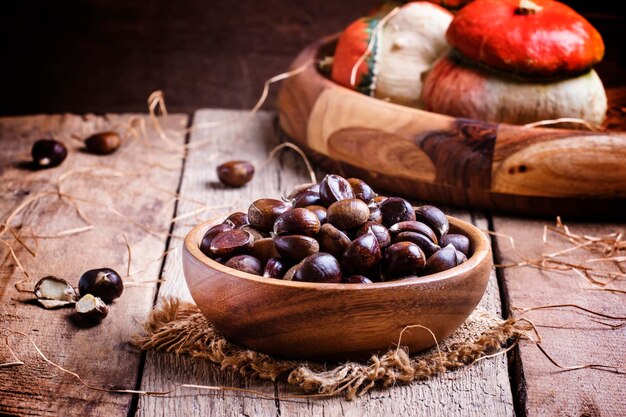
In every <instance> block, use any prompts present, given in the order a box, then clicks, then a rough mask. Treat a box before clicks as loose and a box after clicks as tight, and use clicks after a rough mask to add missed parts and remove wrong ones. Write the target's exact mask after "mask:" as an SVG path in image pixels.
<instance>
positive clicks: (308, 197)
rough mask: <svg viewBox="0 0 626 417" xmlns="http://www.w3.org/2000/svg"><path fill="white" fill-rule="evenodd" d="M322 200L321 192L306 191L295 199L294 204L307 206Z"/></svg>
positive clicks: (295, 205)
mask: <svg viewBox="0 0 626 417" xmlns="http://www.w3.org/2000/svg"><path fill="white" fill-rule="evenodd" d="M321 201H322V200H321V199H320V194H319V193H316V192H314V191H304V192H302V193H300V194H298V195H296V197H295V198H294V199H293V206H294V207H296V208H298V207H306V206H311V205H315V204H320V202H321Z"/></svg>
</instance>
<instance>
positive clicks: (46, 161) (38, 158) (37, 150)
mask: <svg viewBox="0 0 626 417" xmlns="http://www.w3.org/2000/svg"><path fill="white" fill-rule="evenodd" d="M30 154H31V156H32V157H33V162H34V163H35V165H36V166H37V168H52V167H56V166H58V165H61V162H63V161H64V160H65V157H66V156H67V148H66V147H65V145H64V144H63V143H62V142H59V141H58V140H54V139H39V140H38V141H37V142H35V143H34V144H33V147H32V149H31V151H30Z"/></svg>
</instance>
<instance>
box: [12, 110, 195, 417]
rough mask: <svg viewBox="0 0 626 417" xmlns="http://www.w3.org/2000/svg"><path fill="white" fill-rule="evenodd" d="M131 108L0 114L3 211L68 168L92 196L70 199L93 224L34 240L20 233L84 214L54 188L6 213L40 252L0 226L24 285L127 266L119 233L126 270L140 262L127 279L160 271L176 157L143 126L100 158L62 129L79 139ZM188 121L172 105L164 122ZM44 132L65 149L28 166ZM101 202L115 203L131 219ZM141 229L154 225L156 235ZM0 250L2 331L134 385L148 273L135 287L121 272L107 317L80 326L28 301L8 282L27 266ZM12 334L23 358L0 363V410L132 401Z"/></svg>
mask: <svg viewBox="0 0 626 417" xmlns="http://www.w3.org/2000/svg"><path fill="white" fill-rule="evenodd" d="M131 116H132V115H130V114H129V115H107V116H104V117H100V116H93V115H85V116H76V115H60V116H32V117H18V118H5V119H1V120H0V146H1V147H2V149H3V151H2V153H1V154H0V175H1V176H2V181H1V182H0V194H1V195H2V199H1V200H0V215H1V218H2V221H4V220H5V219H6V217H7V216H8V214H9V213H10V212H12V211H13V210H14V209H15V208H16V207H17V206H18V205H19V204H21V202H23V201H25V199H27V198H29V197H32V196H35V195H36V194H38V193H40V192H43V191H54V189H55V186H54V184H55V183H56V181H57V180H58V179H59V178H60V177H61V176H62V175H63V174H66V175H67V174H68V173H69V172H70V171H74V175H70V176H68V177H67V178H66V179H65V180H64V181H63V191H64V192H65V193H67V194H69V195H72V196H74V197H76V198H81V199H87V200H88V201H91V202H92V203H93V204H89V203H86V202H83V201H78V204H79V205H80V206H81V208H82V210H83V211H84V213H85V215H86V216H87V217H88V218H89V219H90V220H91V221H92V222H93V224H94V228H93V229H92V230H90V231H87V232H85V233H81V234H76V235H73V236H68V237H64V238H54V239H39V243H38V245H37V244H36V243H35V242H34V241H33V240H32V239H29V238H27V237H26V236H27V235H31V234H38V235H53V234H55V233H58V232H61V231H63V230H67V229H72V228H76V227H80V226H83V225H84V223H82V222H81V221H80V219H78V218H77V216H76V214H75V213H74V210H73V209H72V208H71V207H69V206H68V205H64V204H61V203H60V202H59V200H58V199H57V197H56V196H48V197H45V198H43V199H40V200H37V201H36V202H35V203H33V204H32V205H31V206H29V207H28V208H27V209H26V210H24V211H23V212H22V214H21V215H19V216H17V218H16V219H15V221H14V222H12V223H11V225H12V226H13V227H15V228H16V230H17V231H18V232H20V234H21V235H22V236H23V238H22V240H23V241H24V242H25V243H26V244H27V245H29V246H30V247H31V248H33V249H34V250H35V253H36V257H33V256H31V255H30V254H29V253H28V252H27V251H26V250H25V249H24V248H23V247H22V246H21V245H20V244H19V243H17V242H15V241H14V240H13V239H11V235H10V234H9V233H5V234H4V235H3V236H2V238H3V239H6V240H8V241H9V242H11V243H12V245H13V247H14V248H16V255H17V256H18V257H19V259H20V260H21V262H22V264H23V265H24V267H25V268H26V270H27V271H28V272H29V273H30V275H31V278H30V279H29V280H27V282H26V283H25V286H26V287H31V288H32V285H33V284H34V282H36V280H38V279H39V278H40V277H42V276H44V275H49V274H53V275H56V276H60V277H63V278H65V279H67V280H68V281H69V282H70V283H71V284H72V285H76V284H77V283H78V279H79V277H80V276H81V274H82V273H83V272H84V271H86V270H87V269H91V268H98V267H103V266H107V267H111V268H114V269H115V270H117V271H118V272H119V273H120V274H123V275H125V272H126V265H127V261H128V255H127V250H126V245H125V241H124V234H125V235H126V237H127V238H128V242H129V244H130V246H131V248H132V264H131V272H133V271H136V272H139V271H141V272H140V273H138V274H137V275H135V276H133V278H132V280H135V281H137V282H140V281H150V280H154V279H156V278H157V276H158V274H159V271H160V266H161V262H160V261H159V260H158V258H159V257H160V256H161V255H162V253H163V250H164V247H165V242H166V235H167V232H168V230H169V219H170V218H171V217H172V213H173V211H174V204H173V201H172V198H173V195H174V194H175V192H176V188H177V185H178V179H179V175H180V170H181V166H182V160H181V159H180V158H177V157H173V156H172V154H171V151H169V150H167V149H165V150H164V148H163V146H164V145H163V144H162V142H160V141H159V140H158V139H157V137H156V135H155V133H154V131H153V130H151V129H149V130H148V138H147V139H141V140H138V139H132V140H128V141H126V142H125V143H124V144H123V146H122V147H121V148H120V149H119V150H118V151H117V152H116V153H115V154H113V155H109V156H105V157H101V156H95V155H90V154H87V153H85V152H83V151H82V145H80V144H79V143H78V142H76V141H74V140H72V139H70V137H71V135H77V136H78V137H82V138H84V137H86V136H88V135H89V134H91V133H94V132H98V131H103V130H119V131H123V129H125V127H126V126H127V123H128V120H129V118H130V117H131ZM186 121H187V118H186V116H171V117H170V118H169V119H168V120H167V121H166V124H165V126H167V127H169V128H176V129H181V128H184V126H185V125H186ZM50 136H52V137H55V138H57V139H60V140H62V141H64V142H65V143H66V145H67V146H68V148H69V153H68V157H67V159H66V160H65V162H64V163H63V164H62V165H61V166H59V167H56V168H53V169H49V170H43V171H30V170H29V169H27V168H26V166H25V162H27V161H28V160H29V159H30V157H29V154H30V147H31V145H32V143H33V142H34V140H36V139H39V138H41V137H50ZM178 142H179V143H181V142H182V138H181V139H180V140H178ZM137 155H142V158H137ZM151 164H161V165H162V166H164V167H167V169H163V168H158V167H156V166H155V165H151ZM85 169H90V170H91V175H85V174H88V173H87V172H82V174H80V173H78V172H77V171H80V170H85ZM116 173H117V174H116ZM120 173H124V175H119V174H120ZM157 187H158V188H157ZM107 207H113V208H115V209H117V210H119V212H120V213H123V215H124V216H126V217H127V218H128V219H126V218H124V217H122V216H120V215H118V214H115V213H113V212H112V211H110V210H108V209H107ZM129 219H130V220H129ZM133 222H134V223H133ZM135 223H136V224H135ZM137 225H140V226H139V227H138V226H137ZM142 228H148V229H151V230H154V231H155V234H150V233H147V232H146V231H145V230H143V229H142ZM0 259H1V265H2V267H1V269H0V334H8V333H9V332H12V331H22V332H25V333H27V334H28V335H30V336H31V337H32V338H33V339H34V340H35V342H36V343H37V344H38V345H39V347H40V348H41V349H42V350H43V352H44V353H45V354H46V355H47V356H48V357H49V358H50V359H51V360H53V361H55V362H57V363H59V364H60V365H61V366H64V367H66V368H68V369H71V370H72V371H75V372H77V373H79V374H80V375H81V376H83V377H84V378H85V380H86V381H88V382H89V383H90V384H93V385H94V386H98V387H112V386H118V387H124V388H132V387H134V386H135V383H136V378H137V375H138V371H139V362H140V353H139V352H137V351H136V350H134V349H133V348H131V347H130V346H129V345H128V341H129V340H130V338H131V336H132V334H133V332H134V331H135V329H136V327H135V326H136V324H135V323H136V322H137V321H141V320H144V319H145V318H146V317H147V314H148V312H149V311H150V310H151V308H152V301H153V297H154V291H155V284H154V283H146V284H143V285H139V286H137V285H135V286H131V285H129V282H130V280H131V279H130V278H127V279H126V284H127V285H126V288H125V290H124V293H123V294H122V297H121V298H120V299H118V300H116V301H115V302H114V304H113V305H112V306H111V311H110V313H109V316H108V317H107V318H106V319H105V320H104V321H103V322H102V323H101V324H100V325H98V326H94V327H84V326H81V325H80V323H79V322H76V321H75V320H74V319H73V318H72V315H71V313H72V310H73V309H60V310H44V309H42V308H41V307H39V306H38V305H36V304H34V303H32V302H30V300H31V299H32V298H33V297H32V294H24V293H19V292H18V291H17V290H16V289H15V287H14V285H15V283H16V282H18V281H20V280H22V279H24V278H25V277H24V275H23V274H22V273H21V271H20V270H19V269H18V268H17V266H16V264H15V262H14V261H13V259H12V258H11V257H10V255H9V252H8V250H7V247H6V246H5V245H2V246H0ZM155 260H156V262H155ZM10 341H11V344H12V345H13V349H14V350H15V351H16V352H17V353H18V355H19V356H20V357H21V358H22V359H23V360H24V362H25V363H26V365H24V366H19V367H12V368H2V369H0V414H3V415H4V414H5V413H6V414H10V415H13V414H15V415H33V416H34V415H37V416H43V415H47V416H48V415H49V416H58V415H87V416H102V415H110V416H114V415H116V416H121V415H126V413H127V412H128V409H129V404H130V401H131V397H130V396H127V395H111V394H105V393H102V392H97V391H90V390H88V389H87V388H85V387H83V386H82V385H80V384H78V383H77V381H76V380H75V379H74V378H73V377H71V376H68V375H66V374H63V373H61V372H60V371H58V370H57V369H55V368H53V367H51V366H50V365H47V364H46V363H45V362H43V360H41V359H40V358H39V357H38V356H37V354H36V353H35V352H34V350H33V348H32V346H31V345H30V344H29V343H28V341H27V340H26V339H25V338H24V337H23V336H18V335H13V336H10ZM9 359H10V356H9V355H8V353H7V351H6V348H5V347H1V348H0V363H1V362H5V361H6V360H9Z"/></svg>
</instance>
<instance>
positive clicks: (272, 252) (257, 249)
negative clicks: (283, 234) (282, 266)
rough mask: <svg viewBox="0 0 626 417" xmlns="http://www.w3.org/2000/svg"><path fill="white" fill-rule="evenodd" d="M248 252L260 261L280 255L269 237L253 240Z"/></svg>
mask: <svg viewBox="0 0 626 417" xmlns="http://www.w3.org/2000/svg"><path fill="white" fill-rule="evenodd" d="M250 254H251V255H252V256H254V257H255V258H257V259H258V260H260V261H261V262H262V263H265V262H267V261H268V260H269V259H270V258H275V257H277V256H280V255H279V254H278V251H277V250H276V246H274V240H273V239H272V238H271V237H265V238H263V239H259V240H255V241H254V243H253V244H252V249H250Z"/></svg>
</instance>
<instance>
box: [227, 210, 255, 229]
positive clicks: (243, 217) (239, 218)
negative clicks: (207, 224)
mask: <svg viewBox="0 0 626 417" xmlns="http://www.w3.org/2000/svg"><path fill="white" fill-rule="evenodd" d="M228 222H230V223H232V225H233V227H234V228H237V229H238V228H240V227H244V226H247V225H249V224H250V222H249V221H248V214H247V213H244V212H243V211H236V212H234V213H232V214H231V215H229V216H228V217H226V220H224V223H228Z"/></svg>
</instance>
